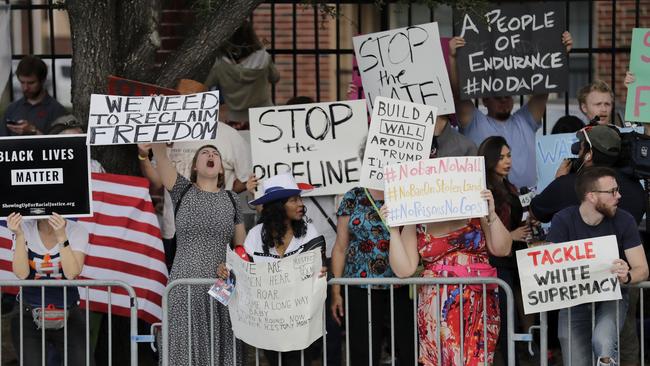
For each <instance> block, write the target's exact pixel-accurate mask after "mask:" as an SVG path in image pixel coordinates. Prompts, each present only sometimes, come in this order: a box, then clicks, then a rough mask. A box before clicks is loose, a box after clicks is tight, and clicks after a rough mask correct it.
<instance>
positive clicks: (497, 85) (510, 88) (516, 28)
mask: <svg viewBox="0 0 650 366" xmlns="http://www.w3.org/2000/svg"><path fill="white" fill-rule="evenodd" d="M455 19H457V21H456V29H460V36H461V37H463V38H465V41H466V44H465V46H463V47H460V48H458V51H457V56H456V63H457V70H458V82H459V85H458V88H459V93H460V97H461V99H471V98H478V97H489V96H506V95H519V94H541V93H551V92H553V93H557V92H561V91H565V90H566V88H567V82H568V79H569V77H568V72H569V68H568V64H567V55H566V47H565V46H564V45H562V33H563V32H564V31H565V30H566V20H565V14H564V4H560V3H554V2H534V3H503V4H499V5H497V6H496V7H494V8H490V9H489V10H487V11H486V12H485V13H484V14H482V15H480V14H479V15H477V14H471V13H461V14H458V15H457V16H455Z"/></svg>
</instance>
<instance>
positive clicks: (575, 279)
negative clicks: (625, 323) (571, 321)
mask: <svg viewBox="0 0 650 366" xmlns="http://www.w3.org/2000/svg"><path fill="white" fill-rule="evenodd" d="M617 258H618V244H617V242H616V236H615V235H609V236H600V237H597V238H591V239H582V240H576V241H571V242H566V243H558V244H550V245H543V246H537V247H534V248H530V249H523V250H518V251H517V265H518V267H519V277H520V278H521V296H522V298H523V300H524V312H525V313H526V314H532V313H539V312H542V311H550V310H557V309H562V308H569V307H572V306H576V305H580V304H585V303H590V302H597V301H609V300H618V299H621V286H620V284H619V282H618V278H617V277H616V276H614V275H613V274H612V273H611V268H612V263H613V262H614V260H615V259H617Z"/></svg>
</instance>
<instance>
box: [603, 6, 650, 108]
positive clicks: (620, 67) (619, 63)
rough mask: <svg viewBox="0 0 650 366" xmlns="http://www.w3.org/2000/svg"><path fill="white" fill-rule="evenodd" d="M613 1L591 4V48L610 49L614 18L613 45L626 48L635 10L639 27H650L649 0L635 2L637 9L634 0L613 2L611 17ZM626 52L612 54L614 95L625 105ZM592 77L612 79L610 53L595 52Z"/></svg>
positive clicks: (622, 105) (630, 35)
mask: <svg viewBox="0 0 650 366" xmlns="http://www.w3.org/2000/svg"><path fill="white" fill-rule="evenodd" d="M613 11H614V9H613V2H611V1H597V2H596V3H595V5H594V12H595V14H594V20H595V21H596V25H595V35H594V36H595V37H596V39H595V42H596V44H595V45H594V46H595V47H598V48H611V47H612V26H613V25H614V24H613V21H612V19H615V22H616V23H615V25H614V28H615V29H616V33H615V37H614V42H615V43H614V45H615V47H616V48H621V47H630V42H631V39H632V29H633V28H634V26H635V19H636V14H637V12H638V13H639V27H641V28H649V27H650V0H641V1H639V8H638V9H637V7H636V1H631V0H625V1H617V2H616V10H615V17H614V16H612V15H613ZM629 56H630V54H629V52H619V53H617V54H616V56H615V57H616V59H615V60H614V61H615V63H616V66H615V67H616V68H615V69H614V70H613V71H614V72H615V78H616V84H615V85H613V86H612V87H613V88H614V94H615V95H616V103H617V105H618V106H619V107H624V106H625V99H626V96H627V89H626V88H625V85H623V79H624V78H625V71H626V70H627V69H628V65H629V62H630V57H629ZM594 65H595V67H594V75H593V77H594V78H599V79H602V80H604V81H606V82H607V83H608V84H611V80H612V55H611V53H607V54H597V55H596V56H595V64H594Z"/></svg>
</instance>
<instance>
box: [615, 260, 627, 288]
mask: <svg viewBox="0 0 650 366" xmlns="http://www.w3.org/2000/svg"><path fill="white" fill-rule="evenodd" d="M629 272H630V266H629V265H628V264H627V262H626V261H624V260H622V259H620V258H619V259H615V260H614V263H613V264H612V273H614V274H615V275H616V277H618V280H619V282H620V283H627V274H628V273H629Z"/></svg>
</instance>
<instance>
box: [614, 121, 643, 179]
mask: <svg viewBox="0 0 650 366" xmlns="http://www.w3.org/2000/svg"><path fill="white" fill-rule="evenodd" d="M620 135H621V154H620V157H619V163H618V166H619V167H620V170H621V172H623V173H625V174H627V175H630V176H633V177H636V178H639V179H648V178H650V136H647V135H644V134H641V133H638V132H635V131H632V132H626V133H621V134H620Z"/></svg>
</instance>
